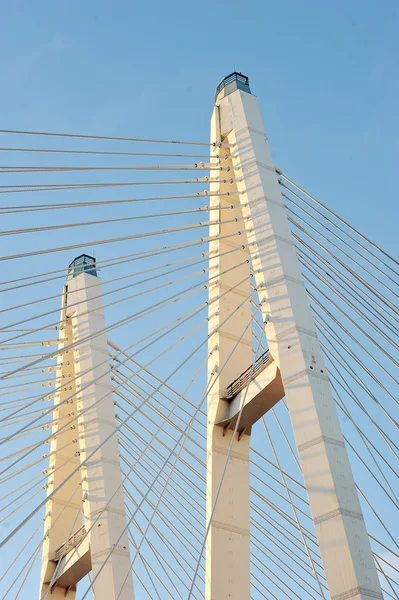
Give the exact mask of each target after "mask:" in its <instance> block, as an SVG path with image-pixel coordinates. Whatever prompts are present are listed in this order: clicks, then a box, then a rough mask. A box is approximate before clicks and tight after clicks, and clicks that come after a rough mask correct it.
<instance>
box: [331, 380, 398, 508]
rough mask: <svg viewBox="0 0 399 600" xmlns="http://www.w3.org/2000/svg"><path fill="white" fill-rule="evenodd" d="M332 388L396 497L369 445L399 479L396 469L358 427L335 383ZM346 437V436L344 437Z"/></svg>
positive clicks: (340, 405) (336, 401) (342, 409)
mask: <svg viewBox="0 0 399 600" xmlns="http://www.w3.org/2000/svg"><path fill="white" fill-rule="evenodd" d="M330 383H331V387H332V389H333V391H334V393H335V395H336V396H337V398H339V401H338V400H337V399H336V398H334V401H335V403H336V404H337V406H339V408H340V409H341V411H342V412H343V413H344V415H345V416H346V418H347V419H349V420H350V422H351V423H352V425H353V426H354V428H355V429H356V433H357V434H358V435H359V437H360V439H361V440H362V442H363V445H364V446H365V448H366V450H367V451H368V453H369V454H370V457H371V459H372V460H373V462H374V463H375V466H376V467H377V469H378V470H379V471H380V473H381V476H382V477H383V479H384V480H385V482H386V484H387V486H388V487H389V488H390V490H391V492H392V494H393V495H394V496H395V498H396V495H395V492H394V491H393V490H392V488H391V485H390V483H389V482H388V480H387V479H386V477H385V475H384V473H383V471H382V470H381V467H380V465H379V464H378V462H377V461H376V459H375V457H374V455H373V453H372V452H371V450H370V449H369V447H368V445H370V446H371V447H372V448H373V450H374V452H376V453H377V454H378V456H379V457H380V458H381V460H383V462H384V463H385V464H386V466H387V467H388V468H389V469H390V470H391V471H392V473H393V474H394V475H395V476H396V477H397V478H398V479H399V474H398V473H397V472H396V471H395V469H393V467H392V465H390V464H389V462H388V461H387V460H386V458H385V457H384V456H383V455H382V454H381V452H380V451H379V450H378V448H377V447H376V446H375V445H374V444H373V443H372V442H371V440H370V439H369V438H368V437H367V436H366V434H365V433H364V432H363V430H362V429H361V428H360V427H358V426H357V425H356V423H355V421H354V419H353V417H352V415H351V414H350V413H349V412H348V411H347V409H346V408H345V406H344V403H343V401H342V398H341V396H340V394H339V393H338V390H337V388H336V387H335V385H334V382H333V381H331V382H330ZM344 437H345V436H344Z"/></svg>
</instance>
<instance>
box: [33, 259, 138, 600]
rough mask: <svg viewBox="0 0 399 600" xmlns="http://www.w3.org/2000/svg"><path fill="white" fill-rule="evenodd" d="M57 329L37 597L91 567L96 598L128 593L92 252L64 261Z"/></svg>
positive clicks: (70, 590)
mask: <svg viewBox="0 0 399 600" xmlns="http://www.w3.org/2000/svg"><path fill="white" fill-rule="evenodd" d="M59 329H60V332H59V354H58V362H57V379H56V393H55V398H54V404H55V406H56V407H57V408H56V410H55V411H54V413H55V417H54V421H53V426H52V433H53V434H54V438H53V440H52V442H51V448H50V452H49V469H48V472H49V476H48V477H49V479H48V484H47V493H48V500H47V505H46V519H45V532H46V540H45V542H44V545H43V554H42V571H41V590H40V595H39V598H41V599H43V600H44V598H46V597H47V598H49V597H50V596H51V598H52V599H53V598H54V599H55V600H56V599H58V598H65V597H66V598H71V599H72V600H73V599H74V598H75V597H76V586H77V583H78V582H79V580H80V579H82V578H83V577H84V576H85V575H87V574H88V573H89V572H91V573H92V576H93V580H94V586H93V589H94V596H95V598H96V600H114V599H116V598H119V599H120V600H132V599H133V598H134V595H133V582H132V576H131V563H130V553H129V540H128V537H127V533H126V531H125V533H123V535H121V534H122V532H123V531H124V530H125V528H126V514H125V506H124V499H123V489H122V476H121V468H120V461H119V452H118V443H117V436H116V435H115V430H116V424H115V415H114V405H113V398H112V386H111V374H110V367H109V357H108V348H107V338H106V333H105V321H104V309H103V302H102V292H101V282H100V279H99V278H98V277H97V272H96V264H95V260H94V258H92V257H90V256H87V255H82V256H79V257H78V258H76V259H75V260H74V261H73V262H72V263H71V265H70V267H69V270H68V277H67V282H66V285H65V287H64V290H63V294H62V307H61V319H60V328H59ZM76 415H77V416H78V419H77V425H75V421H74V420H73V417H74V416H76ZM68 421H71V423H72V424H71V426H70V427H68ZM60 430H62V431H60ZM58 486H61V487H60V488H59V489H58V491H56V493H55V494H54V495H53V491H54V490H57V488H58ZM61 513H62V516H61V518H58V516H59V515H61ZM119 538H120V539H119ZM114 546H116V547H114ZM111 550H112V554H111ZM109 554H111V556H110V557H109V559H108V560H106V559H107V557H108V555H109ZM104 561H105V564H104ZM103 565H104V566H103Z"/></svg>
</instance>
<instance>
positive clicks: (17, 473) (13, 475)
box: [0, 434, 76, 483]
mask: <svg viewBox="0 0 399 600" xmlns="http://www.w3.org/2000/svg"><path fill="white" fill-rule="evenodd" d="M56 437H58V434H52V435H51V436H50V437H49V438H48V440H47V441H44V442H39V443H38V444H36V445H34V448H33V450H37V449H38V448H40V446H42V445H43V444H45V443H48V442H50V441H51V440H52V439H54V438H56ZM74 443H76V442H74V441H71V442H68V443H67V444H65V445H64V446H61V448H58V449H57V450H53V451H51V452H48V453H46V454H44V455H42V456H41V457H40V458H37V459H35V460H34V461H33V462H31V463H29V464H28V465H24V466H23V467H21V468H20V469H18V470H17V471H15V472H13V473H11V474H10V475H6V476H5V477H3V479H2V480H1V482H0V483H5V482H7V481H10V480H11V479H13V478H14V477H17V476H18V475H20V474H21V473H24V472H25V471H27V470H28V469H31V468H32V467H34V466H36V465H37V464H39V463H40V462H41V461H42V460H44V459H47V458H50V457H51V456H54V454H58V453H59V452H62V451H63V450H65V448H68V447H69V446H71V445H72V444H74ZM29 454H30V452H29V453H28V454H27V455H26V456H28V455H29ZM26 456H24V458H26ZM6 471H7V469H4V471H2V474H3V473H5V472H6Z"/></svg>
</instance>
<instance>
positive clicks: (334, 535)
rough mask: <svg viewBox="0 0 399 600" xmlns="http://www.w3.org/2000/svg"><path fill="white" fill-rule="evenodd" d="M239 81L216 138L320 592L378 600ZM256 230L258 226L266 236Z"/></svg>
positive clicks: (258, 130) (276, 204) (269, 178)
mask: <svg viewBox="0 0 399 600" xmlns="http://www.w3.org/2000/svg"><path fill="white" fill-rule="evenodd" d="M239 87H240V86H239V85H234V83H233V85H231V84H230V86H229V88H226V89H225V90H223V91H222V92H221V93H220V94H219V96H218V98H217V100H216V104H217V106H218V109H217V110H218V113H219V115H220V128H221V133H222V135H224V136H225V139H224V141H225V142H228V143H230V144H235V146H234V148H233V150H232V153H233V155H234V158H233V165H234V169H235V176H236V177H242V180H241V182H240V183H239V184H238V189H239V190H240V191H241V192H242V195H241V196H240V198H241V201H242V203H243V204H245V203H249V207H248V208H246V207H244V206H243V211H244V214H246V215H247V216H248V220H247V221H246V224H247V226H248V239H249V241H250V242H251V241H255V242H256V244H255V245H254V246H252V248H253V249H254V256H255V254H259V256H260V258H253V268H254V270H255V273H256V281H257V284H258V285H259V284H260V283H264V284H265V291H264V292H262V293H261V299H263V298H264V300H265V302H264V304H263V305H262V310H263V316H264V319H265V320H267V321H268V323H267V325H266V335H267V340H268V346H269V349H270V352H271V354H272V356H273V358H274V360H275V361H276V362H277V364H278V367H279V369H280V372H281V377H282V380H283V384H284V388H285V395H286V399H287V402H288V406H289V410H290V415H291V422H292V426H293V430H294V434H295V439H296V444H297V448H298V452H299V456H300V461H301V465H302V469H303V475H304V479H305V484H306V487H307V491H308V497H309V503H310V507H311V511H312V516H313V520H314V524H315V528H316V534H317V539H318V542H319V546H320V550H321V555H322V559H323V565H324V569H325V573H326V577H327V582H328V587H329V592H330V595H331V598H332V600H347V599H349V598H350V599H354V600H370V598H377V599H382V594H381V588H380V584H379V580H378V576H377V571H376V567H375V564H374V560H373V556H372V552H371V548H370V543H369V539H368V536H367V531H366V527H365V523H364V519H363V515H362V511H361V507H360V503H359V499H358V496H357V492H356V488H355V483H354V479H353V475H352V472H351V468H350V464H349V460H348V456H347V452H346V449H345V445H344V442H343V438H342V433H341V429H340V424H339V420H338V417H337V413H336V409H335V406H334V401H333V397H332V392H331V387H330V383H329V379H328V374H327V372H326V368H325V366H324V361H323V356H322V352H321V348H320V344H319V341H318V339H317V335H316V330H315V325H314V322H313V317H312V313H311V310H310V306H309V301H308V298H307V293H306V290H305V287H304V283H303V279H302V275H301V271H300V267H299V263H298V260H297V257H296V253H295V248H294V245H293V240H292V237H291V233H290V228H289V224H288V219H287V215H286V211H285V208H284V205H283V201H282V197H281V193H280V187H279V185H278V179H277V175H276V173H275V167H274V165H273V162H272V159H271V155H270V150H269V146H268V142H267V138H266V134H265V130H264V127H263V123H262V119H261V116H260V111H259V106H258V101H257V98H256V97H255V96H253V95H252V94H251V93H250V92H249V87H248V89H247V91H244V90H243V89H238V88H239ZM244 87H245V86H244ZM257 228H261V229H263V230H265V229H266V230H267V231H266V233H265V232H263V233H262V237H264V236H265V235H267V236H268V237H267V239H266V240H263V241H261V240H260V239H259V235H258V234H257ZM251 229H252V231H251ZM228 597H229V596H228V595H227V594H226V595H225V596H224V598H228ZM241 598H242V599H244V598H249V596H248V595H245V596H244V595H242V596H241Z"/></svg>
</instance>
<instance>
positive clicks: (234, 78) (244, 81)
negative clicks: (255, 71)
mask: <svg viewBox="0 0 399 600" xmlns="http://www.w3.org/2000/svg"><path fill="white" fill-rule="evenodd" d="M235 90H243V91H244V92H248V94H250V93H251V90H250V89H249V79H248V77H247V76H246V75H243V74H242V73H238V72H237V71H234V73H230V75H227V77H225V78H224V79H222V81H221V82H220V83H219V85H218V86H217V88H216V94H215V102H216V101H217V100H218V99H219V97H220V98H224V97H225V96H228V95H229V94H231V93H232V92H235Z"/></svg>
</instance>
